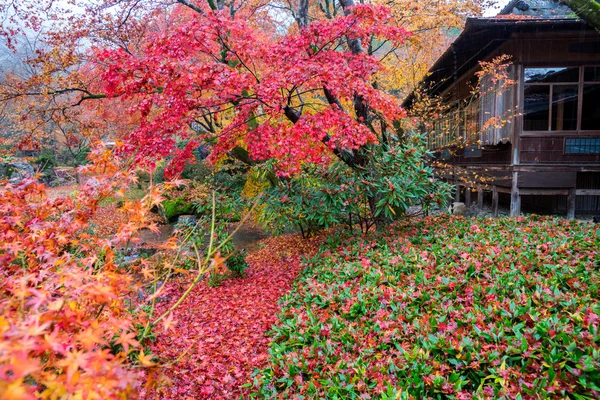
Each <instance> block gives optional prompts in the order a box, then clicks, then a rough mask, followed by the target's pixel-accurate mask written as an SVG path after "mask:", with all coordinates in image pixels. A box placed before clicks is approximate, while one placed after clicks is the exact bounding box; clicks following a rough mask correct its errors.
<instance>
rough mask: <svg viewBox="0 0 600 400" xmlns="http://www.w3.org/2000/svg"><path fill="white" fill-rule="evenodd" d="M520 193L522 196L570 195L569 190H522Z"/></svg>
mask: <svg viewBox="0 0 600 400" xmlns="http://www.w3.org/2000/svg"><path fill="white" fill-rule="evenodd" d="M519 193H520V194H521V196H566V195H568V194H569V189H536V188H532V189H529V188H524V189H523V188H522V189H520V191H519Z"/></svg>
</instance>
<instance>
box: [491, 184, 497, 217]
mask: <svg viewBox="0 0 600 400" xmlns="http://www.w3.org/2000/svg"><path fill="white" fill-rule="evenodd" d="M492 217H494V218H497V217H498V188H496V185H494V186H492Z"/></svg>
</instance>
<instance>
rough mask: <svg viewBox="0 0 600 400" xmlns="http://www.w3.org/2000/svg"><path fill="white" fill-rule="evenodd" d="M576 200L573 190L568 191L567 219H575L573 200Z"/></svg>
mask: <svg viewBox="0 0 600 400" xmlns="http://www.w3.org/2000/svg"><path fill="white" fill-rule="evenodd" d="M576 199H577V196H576V193H575V189H569V194H568V195H567V219H575V203H576V202H575V200H576Z"/></svg>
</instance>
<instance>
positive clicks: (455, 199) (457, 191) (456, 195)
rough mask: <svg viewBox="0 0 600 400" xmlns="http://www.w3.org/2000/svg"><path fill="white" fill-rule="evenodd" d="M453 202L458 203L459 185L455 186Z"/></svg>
mask: <svg viewBox="0 0 600 400" xmlns="http://www.w3.org/2000/svg"><path fill="white" fill-rule="evenodd" d="M454 201H456V202H457V203H458V202H460V185H459V184H458V183H457V184H456V193H455V194H454Z"/></svg>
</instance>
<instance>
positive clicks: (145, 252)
mask: <svg viewBox="0 0 600 400" xmlns="http://www.w3.org/2000/svg"><path fill="white" fill-rule="evenodd" d="M156 251H157V250H156V249H155V248H154V247H140V248H139V249H138V252H139V254H140V257H151V256H153V255H155V254H156Z"/></svg>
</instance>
